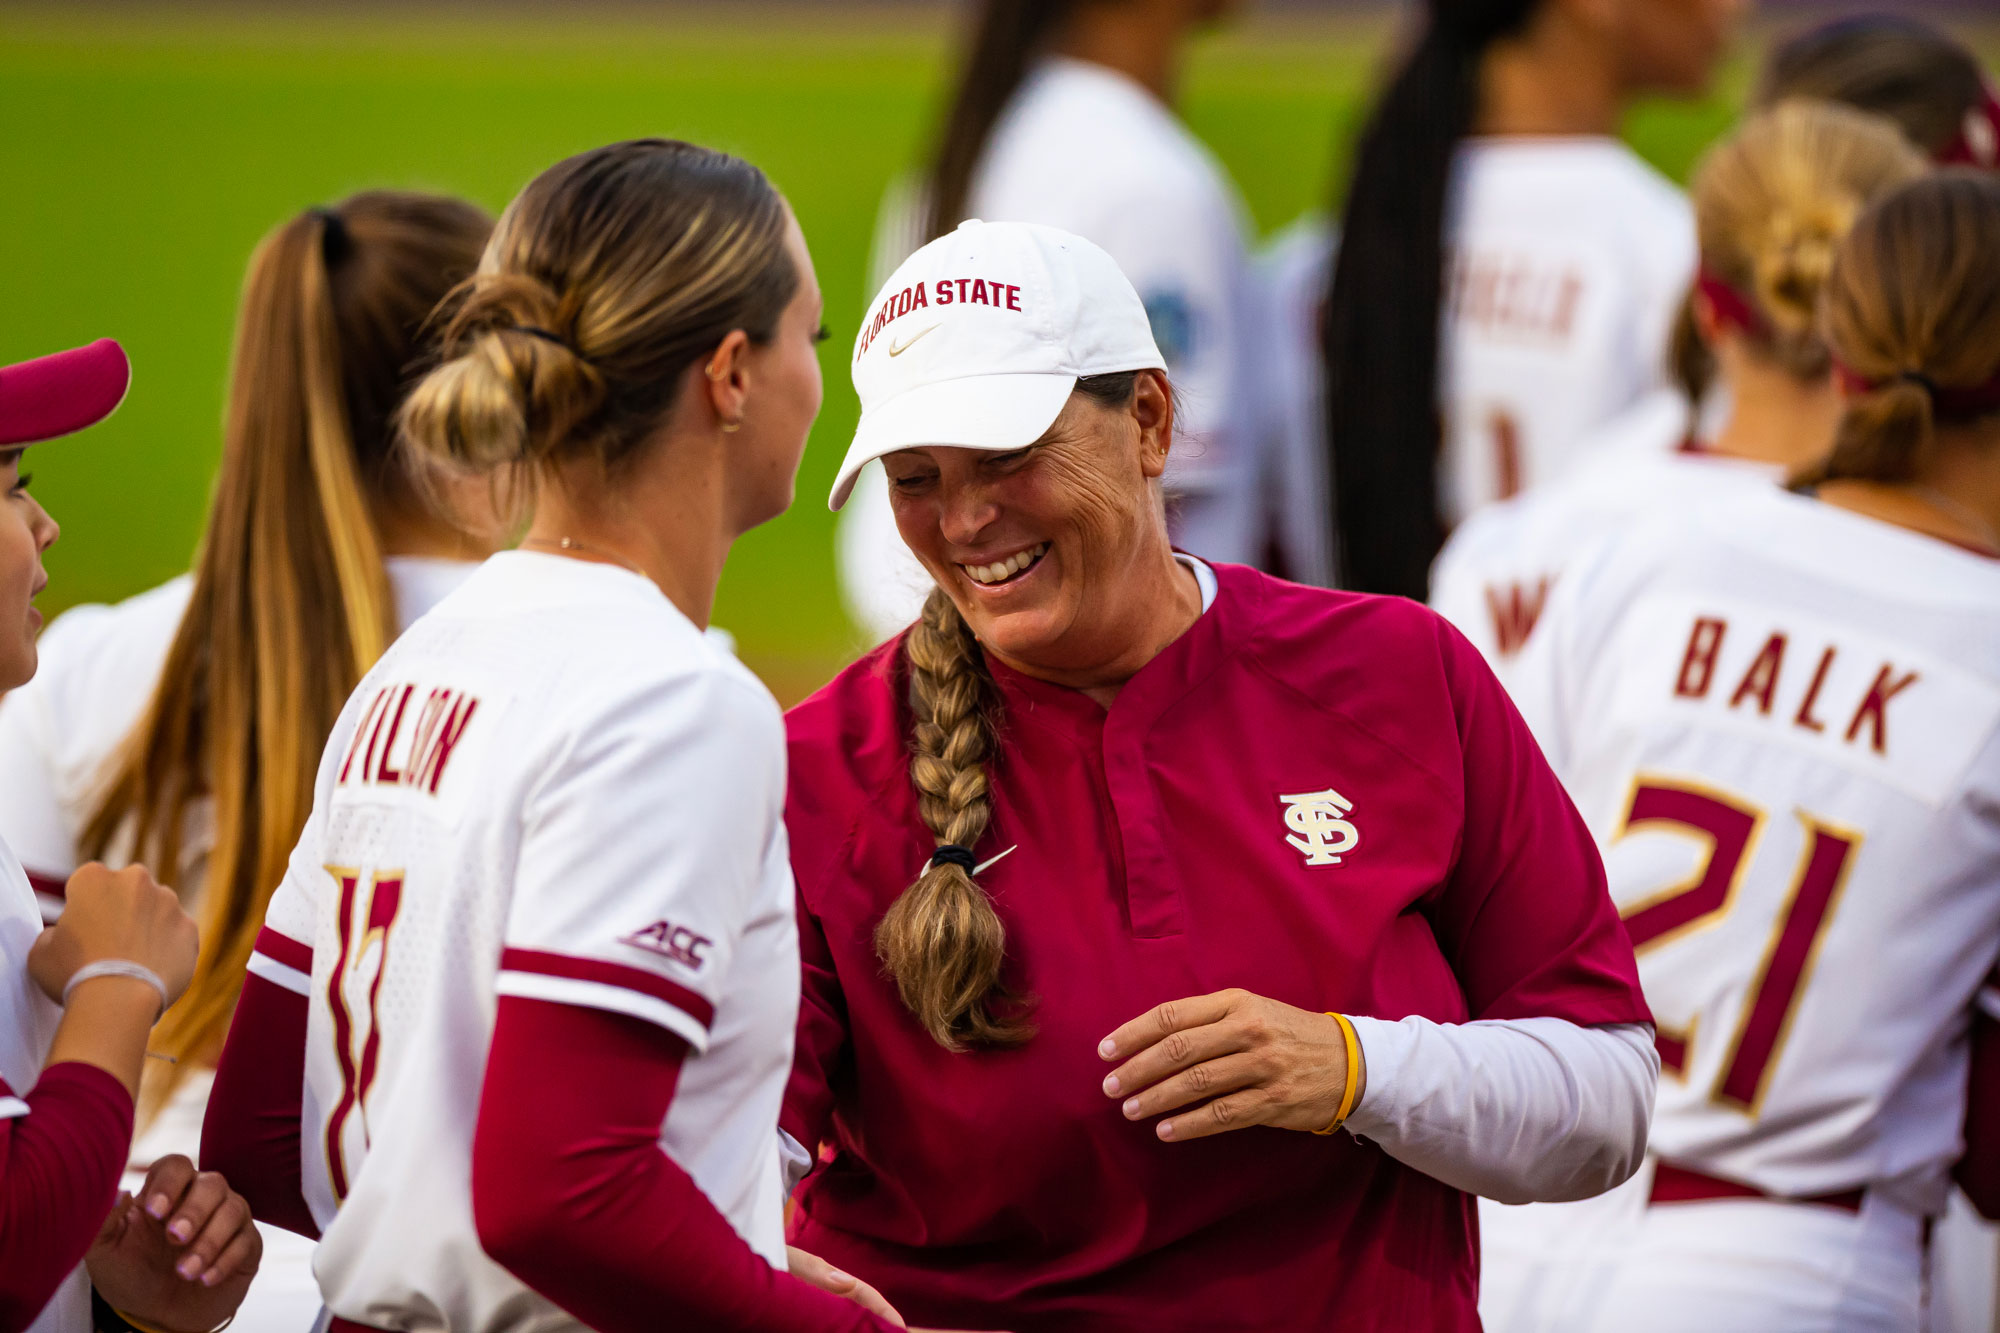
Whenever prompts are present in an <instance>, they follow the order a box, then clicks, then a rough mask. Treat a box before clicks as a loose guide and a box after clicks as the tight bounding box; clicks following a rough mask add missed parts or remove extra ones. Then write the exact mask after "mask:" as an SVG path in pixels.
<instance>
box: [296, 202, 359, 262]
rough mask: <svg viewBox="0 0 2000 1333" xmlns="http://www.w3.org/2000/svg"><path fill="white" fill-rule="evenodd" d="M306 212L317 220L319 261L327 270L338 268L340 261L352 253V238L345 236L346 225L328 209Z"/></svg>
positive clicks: (337, 215) (336, 214)
mask: <svg viewBox="0 0 2000 1333" xmlns="http://www.w3.org/2000/svg"><path fill="white" fill-rule="evenodd" d="M307 211H308V212H310V213H311V214H312V215H313V216H314V217H316V218H318V219H319V225H320V233H319V254H320V259H321V260H322V261H323V262H324V263H325V264H326V266H327V268H329V269H333V268H336V267H338V266H339V264H340V261H342V260H343V259H346V258H347V257H348V256H349V255H350V254H352V253H354V238H353V237H352V236H350V235H348V234H347V224H346V223H345V222H343V221H341V218H340V214H338V213H336V212H334V211H333V210H332V209H330V208H313V209H308V210H307Z"/></svg>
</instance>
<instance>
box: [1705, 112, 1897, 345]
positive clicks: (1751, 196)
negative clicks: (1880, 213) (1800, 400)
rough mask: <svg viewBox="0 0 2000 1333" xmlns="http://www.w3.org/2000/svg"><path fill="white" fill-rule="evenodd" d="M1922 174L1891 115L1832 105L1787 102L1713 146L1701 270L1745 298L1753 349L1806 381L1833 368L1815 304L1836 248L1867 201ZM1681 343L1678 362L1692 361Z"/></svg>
mask: <svg viewBox="0 0 2000 1333" xmlns="http://www.w3.org/2000/svg"><path fill="white" fill-rule="evenodd" d="M1924 169H1925V164H1924V160H1923V158H1922V156H1921V155H1919V154H1918V152H1917V151H1916V149H1914V148H1912V147H1911V146H1910V145H1909V143H1907V142H1906V141H1905V140H1904V139H1903V137H1902V135H1900V134H1899V133H1897V131H1896V129H1895V127H1894V126H1892V125H1891V124H1889V123H1888V122H1887V121H1885V120H1882V119H1880V118H1879V117H1876V116H1871V115H1868V114H1866V113H1864V112H1860V111H1855V110H1853V109H1851V108H1849V107H1844V106H1838V105H1835V104H1833V103H1830V102H1809V101H1791V102H1782V103H1780V104H1779V105H1777V106H1775V107H1773V108H1771V109H1769V110H1766V111H1761V112H1759V113H1757V114H1756V115H1754V116H1751V117H1750V118H1749V119H1747V120H1746V121H1744V123H1743V125H1742V126H1741V128H1739V129H1738V130H1736V132H1735V133H1733V134H1731V135H1730V136H1729V137H1728V138H1727V139H1725V140H1724V141H1723V142H1722V143H1720V144H1718V145H1717V146H1716V147H1715V148H1713V149H1711V150H1710V152H1709V154H1708V155H1707V156H1706V157H1705V158H1704V159H1703V160H1702V163H1701V165H1700V167H1699V168H1698V169H1697V171H1696V173H1695V180H1694V187H1693V198H1694V209H1695V225H1696V229H1697V231H1698V232H1699V234H1700V240H1701V263H1702V270H1703V273H1704V275H1705V277H1706V279H1707V280H1708V281H1711V282H1717V283H1720V284H1721V285H1722V286H1723V287H1724V288H1726V289H1728V291H1729V292H1731V293H1734V294H1735V295H1734V299H1736V300H1739V301H1741V302H1742V303H1743V305H1744V307H1745V315H1744V318H1743V319H1742V320H1739V321H1736V322H1738V323H1748V324H1749V325H1750V326H1751V327H1748V328H1740V329H1739V332H1740V333H1741V334H1742V335H1743V337H1744V338H1745V339H1746V341H1747V342H1748V343H1749V344H1750V345H1751V346H1752V347H1753V348H1754V349H1755V350H1756V351H1757V352H1759V353H1760V354H1761V355H1763V356H1764V357H1766V358H1768V359H1769V360H1771V361H1773V362H1775V363H1776V364H1777V365H1778V366H1779V367H1780V368H1781V369H1783V370H1785V371H1786V372H1787V373H1789V374H1791V375H1793V376H1795V377H1797V378H1799V379H1801V380H1817V379H1820V378H1822V377H1824V376H1825V375H1826V374H1827V373H1828V371H1829V369H1830V368H1831V362H1830V360H1829V358H1828V355H1827V350H1826V344H1825V343H1824V341H1823V340H1822V339H1821V338H1820V335H1819V327H1818V322H1817V310H1818V306H1819V294H1820V290H1821V289H1822V288H1823V287H1824V286H1825V284H1826V279H1827V274H1828V273H1829V272H1830V271H1831V269H1832V266H1833V255H1834V250H1835V248H1836V247H1837V246H1838V245H1839V244H1840V240H1841V238H1842V237H1843V236H1845V235H1846V234H1847V232H1848V229H1849V228H1850V227H1852V226H1853V225H1854V220H1855V218H1856V217H1857V216H1859V214H1860V212H1861V210H1862V209H1863V208H1864V207H1866V205H1867V204H1868V202H1869V201H1870V200H1872V199H1875V198H1877V197H1879V196H1881V195H1882V194H1885V193H1886V192H1888V191H1889V190H1892V189H1894V188H1896V187H1897V186H1899V185H1901V184H1903V183H1904V182H1906V181H1909V180H1913V179H1915V178H1916V177H1917V176H1919V175H1921V174H1922V173H1923V171H1924ZM1685 341H1686V340H1685V338H1681V339H1678V340H1677V344H1676V347H1677V350H1676V353H1675V355H1676V358H1677V360H1678V361H1679V362H1680V363H1681V364H1683V365H1690V366H1691V365H1696V364H1699V362H1700V360H1701V358H1699V357H1697V356H1693V355H1691V354H1690V352H1691V349H1689V348H1686V347H1684V346H1682V345H1681V344H1683V343H1685ZM1682 378H1683V380H1689V379H1694V380H1696V381H1697V382H1699V380H1700V376H1699V375H1698V374H1690V373H1687V372H1683V374H1682Z"/></svg>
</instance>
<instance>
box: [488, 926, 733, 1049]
mask: <svg viewBox="0 0 2000 1333" xmlns="http://www.w3.org/2000/svg"><path fill="white" fill-rule="evenodd" d="M494 990H495V991H496V993H498V994H501V995H519V996H523V997H525V998H528V999H533V1000H554V1001H557V1002H560V1003H568V1004H581V1005H584V1006H587V1007H589V1008H593V1009H609V1010H611V1011H612V1012H614V1013H620V1014H629V1015H631V1016H632V1017H633V1018H639V1019H644V1020H645V1021H647V1022H649V1023H653V1024H656V1025H658V1026H660V1027H663V1028H665V1029H667V1031H669V1032H671V1033H673V1034H674V1035H675V1036H677V1037H680V1038H681V1039H683V1040H684V1041H686V1042H687V1044H688V1045H689V1046H690V1047H692V1048H693V1049H694V1051H695V1052H696V1053H697V1054H700V1053H704V1052H706V1051H707V1050H708V1029H709V1025H710V1024H712V1023H713V1022H714V1021H715V1006H714V1005H713V1004H711V1003H709V1002H708V1001H707V1000H705V999H703V998H702V997H701V996H700V995H698V994H696V993H695V992H694V991H691V990H689V989H688V988H687V987H685V986H681V985H677V984H676V983H674V982H672V981H669V980H667V979H666V978H665V977H663V976H660V975H658V974H657V973H653V972H648V971H646V970H645V969H644V968H638V967H628V966H626V965H625V964H623V963H610V962H605V961H604V960H602V959H597V958H577V957H575V956H573V955H570V954H559V953H549V952H546V951H544V950H541V949H506V950H503V951H502V953H501V955H500V979H499V981H498V982H497V984H496V985H495V987H494Z"/></svg>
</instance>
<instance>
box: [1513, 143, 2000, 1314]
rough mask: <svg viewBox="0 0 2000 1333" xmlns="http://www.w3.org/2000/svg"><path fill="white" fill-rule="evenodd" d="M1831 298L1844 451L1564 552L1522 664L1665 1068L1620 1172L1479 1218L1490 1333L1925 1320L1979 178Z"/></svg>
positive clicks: (1972, 541) (1899, 202)
mask: <svg viewBox="0 0 2000 1333" xmlns="http://www.w3.org/2000/svg"><path fill="white" fill-rule="evenodd" d="M1823 304H1824V311H1825V314H1824V319H1825V329H1826V335H1827V340H1828V344H1829V346H1830V348H1831V350H1832V353H1833V357H1834V360H1835V363H1836V365H1837V366H1838V367H1839V374H1840V376H1841V377H1842V382H1843V385H1844V389H1845V392H1846V393H1847V395H1848V403H1847V408H1846V411H1845V413H1844V415H1843V416H1842V418H1841V421H1840V423H1839V427H1838V432H1837V435H1836V438H1835V443H1834V445H1833V447H1832V451H1831V453H1830V454H1829V455H1828V456H1827V457H1826V459H1825V460H1824V461H1823V462H1822V463H1820V464H1818V465H1816V466H1815V467H1813V468H1812V469H1810V471H1809V472H1808V473H1807V475H1806V476H1805V478H1804V479H1803V480H1802V481H1801V483H1800V489H1799V490H1798V491H1797V493H1793V492H1790V491H1786V490H1782V489H1779V488H1775V487H1773V488H1769V489H1757V490H1753V491H1747V492H1745V493H1743V494H1741V495H1738V496H1732V497H1728V498H1725V499H1721V500H1717V501H1714V502H1712V503H1709V504H1707V505H1705V506H1702V507H1700V508H1691V509H1688V510H1685V511H1682V512H1678V513H1673V514H1667V515H1662V516H1660V517H1659V518H1657V519H1655V520H1654V521H1652V522H1651V523H1649V524H1647V525H1645V526H1643V527H1641V528H1639V529H1637V530H1635V531H1634V532H1632V533H1631V534H1629V535H1628V536H1627V537H1625V538H1623V539H1621V540H1619V541H1618V542H1616V543H1615V544H1613V545H1611V546H1608V547H1607V548H1605V549H1604V550H1603V551H1601V552H1600V553H1599V554H1598V555H1597V556H1595V557H1593V559H1592V560H1591V562H1590V563H1589V564H1588V565H1587V566H1579V567H1577V568H1575V569H1573V570H1572V571H1571V572H1570V573H1569V574H1568V575H1566V576H1565V578H1564V579H1563V581H1562V583H1561V584H1560V585H1559V586H1558V587H1557V589H1556V591H1555V594H1554V596H1553V598H1552V600H1551V607H1550V611H1549V619H1548V624H1547V625H1546V626H1545V627H1544V628H1543V630H1542V631H1541V632H1540V633H1538V634H1537V636H1536V642H1535V644H1534V646H1533V650H1532V655H1531V658H1530V660H1529V661H1528V662H1526V663H1524V673H1523V675H1524V681H1523V687H1522V691H1521V695H1522V698H1523V700H1524V702H1525V704H1526V707H1525V709H1524V711H1525V712H1526V713H1527V715H1528V716H1529V717H1530V719H1531V720H1533V721H1534V722H1535V724H1536V726H1537V730H1538V735H1539V736H1540V738H1541V740H1542V741H1543V744H1544V748H1545V749H1546V750H1547V752H1548V754H1549V757H1550V760H1551V762H1552V763H1553V764H1554V765H1555V766H1556V768H1557V770H1558V771H1559V772H1560V773H1561V775H1562V777H1563V779H1564V781H1565V783H1566V784H1567V785H1568V787H1569V789H1570V791H1571V793H1572V794H1573V795H1574V796H1575V797H1576V798H1577V801H1578V805H1579V807H1580V808H1581V809H1582V811H1583V813H1584V816H1585V818H1586V819H1587V820H1588V821H1589V822H1590V824H1591V827H1592V828H1593V829H1594V830H1596V831H1597V833H1598V835H1599V838H1600V840H1601V841H1602V842H1603V844H1604V846H1605V863H1606V868H1607V870H1608V872H1609V874H1610V878H1611V887H1612V893H1613V895H1614V896H1615V897H1616V898H1617V900H1618V902H1619V904H1620V906H1621V909H1622V911H1623V914H1624V917H1625V923H1626V928H1627V930H1628V931H1629V932H1630V934H1631V937H1632V941H1633V943H1634V945H1635V946H1636V947H1637V949H1638V951H1639V957H1640V970H1641V976H1642V978H1643V980H1644V982H1645V986H1646V993H1647V998H1648V1000H1649V1001H1650V1002H1651V1004H1652V1006H1653V1009H1654V1012H1655V1014H1656V1016H1657V1019H1658V1024H1659V1046H1660V1056H1661V1066H1662V1077H1661V1081H1660V1101H1659V1109H1658V1112H1657V1114H1656V1116H1655V1118H1654V1121H1653V1131H1652V1141H1651V1145H1650V1150H1649V1151H1650V1155H1651V1161H1650V1163H1649V1167H1648V1169H1647V1170H1644V1171H1642V1172H1641V1173H1640V1175H1639V1176H1638V1177H1635V1178H1634V1180H1633V1181H1632V1182H1630V1183H1629V1184H1627V1185H1625V1186H1623V1187H1621V1188H1620V1189H1619V1190H1617V1191H1615V1192H1613V1193H1612V1194H1609V1195H1606V1196H1604V1197H1603V1198H1602V1199H1599V1200H1594V1201H1591V1202H1588V1203H1585V1204H1582V1205H1578V1206H1574V1207H1571V1206H1563V1207H1553V1208H1528V1209H1524V1210H1521V1211H1519V1212H1515V1211H1513V1210H1508V1209H1501V1208H1487V1209H1484V1210H1483V1212H1482V1228H1483V1231H1484V1234H1485V1238H1486V1248H1485V1277H1486V1289H1485V1295H1484V1298H1483V1300H1482V1312H1483V1313H1484V1314H1485V1316H1486V1318H1487V1321H1488V1327H1490V1328H1492V1329H1494V1330H1496V1333H1510V1331H1511V1330H1535V1331H1536V1333H1555V1331H1561V1330H1573V1329H1603V1330H1620V1331H1621V1333H1627V1331H1637V1333H1646V1331H1647V1330H1667V1329H1676V1330H1679V1329H1687V1330H1712V1329H1739V1328H1741V1329H1747V1328H1770V1329H1787V1330H1859V1329H1871V1330H1872V1329H1882V1330H1889V1329H1913V1328H1917V1327H1918V1326H1919V1322H1920V1318H1921V1310H1920V1306H1921V1300H1922V1280H1923V1272H1924V1245H1925V1232H1926V1225H1927V1219H1929V1218H1931V1217H1933V1216H1935V1215H1936V1214H1937V1213H1938V1212H1939V1211H1940V1210H1941V1209H1942V1208H1943V1206H1944V1202H1945V1194H1946V1187H1947V1178H1948V1176H1949V1175H1950V1173H1951V1172H1952V1169H1953V1163H1954V1161H1955V1160H1957V1159H1958V1158H1959V1156H1960V1145H1961V1132H1962V1126H1963V1117H1964V1114H1965V1108H1966V1086H1967V1068H1968V1060H1967V1050H1968V1047H1967V1033H1968V1027H1969V1025H1970V1022H1971V1019H1972V1014H1973V1006H1974V1002H1975V996H1976V994H1977V993H1978V991H1979V988H1980V986H1981V982H1982V980H1983V979H1984V978H1985V977H1986V976H1987V975H1988V974H1989V973H1990V972H1991V971H1992V970H1993V968H1994V965H1995V959H1996V955H2000V813H1996V812H2000V670H1996V669H1995V665H1994V664H1995V663H1996V662H2000V179H1996V178H1994V177H1992V176H1990V175H1984V174H1979V173H1971V172H1959V171H1954V172H1946V173H1941V174H1939V175H1935V176H1930V177H1925V178H1920V179H1918V180H1916V181H1914V182H1912V183H1910V184H1908V185H1905V186H1903V187H1902V188H1900V189H1899V190H1897V191H1896V192H1894V193H1892V194H1891V195H1889V196H1888V197H1887V198H1885V199H1883V200H1881V201H1880V202H1878V203H1877V204H1876V205H1875V206H1874V208H1873V209H1872V210H1871V211H1870V212H1868V213H1867V214H1866V215H1864V216H1863V217H1862V218H1861V220H1860V221H1859V222H1858V223H1857V224H1856V225H1855V227H1854V229H1853V231H1852V232H1850V234H1849V235H1848V237H1847V239H1846V240H1845V241H1844V242H1843V243H1842V245H1841V246H1840V249H1839V251H1838V253H1837V255H1836V257H1835V260H1834V264H1833V268H1832V271H1831V273H1830V276H1829V277H1828V279H1827V284H1826V291H1825V296H1824V298H1823ZM1989 1095H1990V1094H1989ZM1985 1104H1987V1105H1991V1102H1990V1100H1989V1101H1987V1102H1986V1103H1985ZM1988 1160H1989V1162H1990V1158H1989V1159H1988ZM1959 1179H1960V1183H1961V1184H1963V1185H1964V1186H1965V1188H1966V1189H1967V1192H1968V1193H1969V1194H1970V1195H1971V1196H1972V1197H1973V1199H1974V1200H1975V1201H1977V1202H1979V1203H1980V1205H1981V1206H1982V1207H1983V1208H1986V1209H1988V1210H1989V1211H1991V1210H2000V1180H1996V1179H1993V1178H1991V1177H1989V1178H1986V1179H1978V1178H1975V1177H1974V1176H1972V1175H1971V1174H1970V1173H1968V1172H1967V1171H1965V1170H1963V1169H1961V1170H1960V1172H1959Z"/></svg>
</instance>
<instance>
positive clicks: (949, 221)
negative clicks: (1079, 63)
mask: <svg viewBox="0 0 2000 1333" xmlns="http://www.w3.org/2000/svg"><path fill="white" fill-rule="evenodd" d="M1075 5H1076V0H984V3H983V4H982V5H981V7H980V11H979V18H978V20H977V23H976V25H975V27H974V28H973V35H972V42H971V45H970V46H969V47H968V48H967V50H966V56H965V63H964V65H963V66H962V67H961V68H960V73H959V77H958V89H957V91H956V92H955V93H954V94H953V95H952V99H951V111H950V112H949V113H948V114H947V115H946V117H945V124H944V134H943V136H942V137H941V138H940V139H939V140H938V146H937V153H936V156H935V157H933V158H932V162H931V171H930V199H929V210H928V216H927V218H926V220H925V232H924V236H925V238H926V239H929V240H934V239H936V238H937V237H939V236H942V235H944V234H945V233H946V232H948V231H950V230H951V229H952V228H954V227H956V226H957V225H958V224H959V223H960V222H961V221H963V220H964V218H965V209H966V205H967V201H968V199H969V197H970V196H971V194H972V173H973V172H974V171H976V170H977V169H978V167H979V158H980V155H981V154H982V153H984V152H985V151H986V140H987V138H988V137H989V136H990V135H991V134H992V133H993V127H994V125H995V124H997V123H998V122H999V119H1000V113H1001V112H1002V111H1004V110H1006V108H1007V103H1008V102H1009V101H1010V100H1011V99H1012V98H1013V96H1014V92H1015V90H1016V89H1018V88H1019V87H1020V86H1021V80H1022V79H1024V78H1026V77H1027V74H1028V66H1029V65H1030V64H1031V63H1032V62H1033V60H1034V57H1035V55H1036V54H1037V52H1038V51H1039V49H1040V47H1041V45H1042V43H1043V42H1044V41H1046V40H1047V38H1048V35H1049V32H1050V30H1051V29H1053V28H1054V27H1055V26H1056V24H1057V23H1059V22H1061V21H1062V20H1063V19H1065V18H1067V17H1068V16H1069V12H1070V10H1071V9H1073V8H1075Z"/></svg>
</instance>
